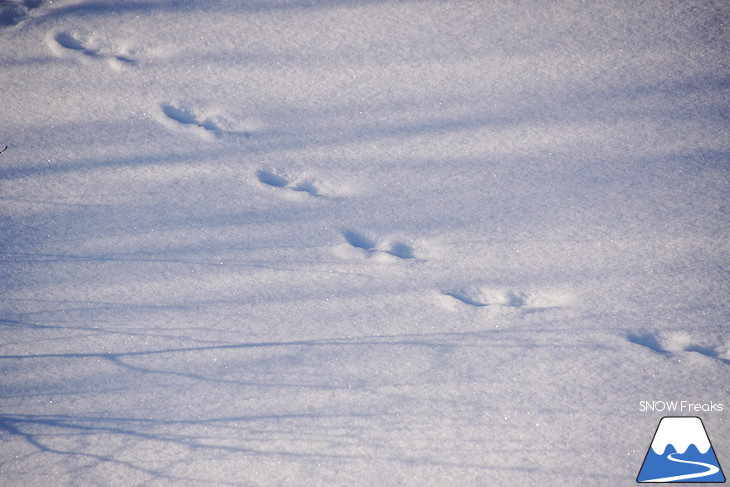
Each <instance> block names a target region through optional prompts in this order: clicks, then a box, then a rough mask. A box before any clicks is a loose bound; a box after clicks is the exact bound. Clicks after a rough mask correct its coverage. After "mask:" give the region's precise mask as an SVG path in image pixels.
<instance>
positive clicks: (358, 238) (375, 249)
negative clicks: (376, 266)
mask: <svg viewBox="0 0 730 487" xmlns="http://www.w3.org/2000/svg"><path fill="white" fill-rule="evenodd" d="M342 236H343V237H344V238H345V241H346V242H347V243H346V244H344V245H348V246H349V247H350V249H356V250H359V251H361V252H364V253H365V254H366V255H367V256H368V257H370V256H383V255H385V256H393V257H397V258H399V259H415V258H416V255H415V251H414V249H413V247H412V246H411V245H410V244H409V243H407V242H405V241H403V240H392V239H385V240H382V241H375V240H373V239H371V238H370V237H368V236H366V235H365V234H363V233H360V232H357V231H355V230H345V231H343V232H342Z"/></svg>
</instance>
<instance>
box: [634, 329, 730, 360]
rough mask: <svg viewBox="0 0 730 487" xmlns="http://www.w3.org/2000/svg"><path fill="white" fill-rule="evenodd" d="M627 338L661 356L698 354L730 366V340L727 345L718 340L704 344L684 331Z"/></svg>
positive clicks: (650, 333) (645, 333) (639, 333)
mask: <svg viewBox="0 0 730 487" xmlns="http://www.w3.org/2000/svg"><path fill="white" fill-rule="evenodd" d="M626 338H627V340H628V341H629V342H631V343H635V344H637V345H641V346H643V347H646V348H648V349H650V350H653V351H654V352H657V353H660V354H664V355H670V354H673V353H680V352H696V353H699V354H702V355H705V356H707V357H712V358H715V359H718V360H722V361H723V362H725V363H729V364H730V340H728V341H726V342H725V343H722V340H716V341H715V342H714V343H711V342H709V341H705V343H702V342H701V341H699V340H695V339H694V338H693V337H692V336H691V335H690V334H689V333H687V332H684V331H672V332H659V333H652V332H638V333H629V334H627V335H626Z"/></svg>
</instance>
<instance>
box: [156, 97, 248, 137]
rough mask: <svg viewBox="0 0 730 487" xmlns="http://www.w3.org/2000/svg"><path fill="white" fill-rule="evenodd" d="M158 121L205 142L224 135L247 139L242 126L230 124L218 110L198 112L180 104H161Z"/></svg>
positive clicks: (245, 131)
mask: <svg viewBox="0 0 730 487" xmlns="http://www.w3.org/2000/svg"><path fill="white" fill-rule="evenodd" d="M160 111H161V113H160V116H159V117H158V121H159V122H160V123H162V124H163V125H165V126H166V127H167V128H169V129H171V130H183V131H187V132H190V133H192V134H195V135H197V136H198V137H201V138H203V139H206V140H214V139H219V138H221V137H223V136H224V135H232V136H243V137H249V136H250V132H249V131H248V130H246V129H245V128H243V126H242V125H245V122H244V123H243V124H236V123H233V122H231V120H229V118H228V117H225V116H223V115H221V114H220V111H219V110H214V109H213V110H199V109H195V108H192V107H188V106H184V105H182V104H173V103H161V104H160Z"/></svg>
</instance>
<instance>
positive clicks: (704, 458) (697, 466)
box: [636, 416, 725, 483]
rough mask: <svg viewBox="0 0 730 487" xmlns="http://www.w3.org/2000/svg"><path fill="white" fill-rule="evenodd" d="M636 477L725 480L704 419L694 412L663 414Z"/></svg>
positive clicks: (654, 480)
mask: <svg viewBox="0 0 730 487" xmlns="http://www.w3.org/2000/svg"><path fill="white" fill-rule="evenodd" d="M636 481H637V482H639V483H644V482H677V483H690V482H710V483H723V482H725V475H723V473H722V468H721V467H720V463H719V462H718V461H717V457H716V456H715V450H714V449H713V448H712V444H711V443H710V438H709V437H708V436H707V431H706V430H705V425H704V424H703V423H702V420H701V419H700V418H698V417H695V416H666V417H664V418H662V420H661V421H659V426H658V427H657V430H656V433H654V438H653V439H652V441H651V445H650V446H649V450H648V451H647V452H646V457H645V458H644V463H643V464H642V465H641V470H640V471H639V475H638V476H637V477H636Z"/></svg>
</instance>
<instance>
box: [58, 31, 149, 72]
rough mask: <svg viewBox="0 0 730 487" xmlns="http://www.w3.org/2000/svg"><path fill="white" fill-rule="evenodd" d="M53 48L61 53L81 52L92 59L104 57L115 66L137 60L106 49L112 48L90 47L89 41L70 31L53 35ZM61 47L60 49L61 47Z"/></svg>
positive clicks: (129, 63) (130, 63) (133, 62)
mask: <svg viewBox="0 0 730 487" xmlns="http://www.w3.org/2000/svg"><path fill="white" fill-rule="evenodd" d="M51 47H52V48H53V50H54V51H55V52H56V53H57V54H59V55H61V54H63V53H64V51H65V52H69V51H71V52H74V53H78V54H81V55H83V56H85V57H87V58H92V59H104V60H107V61H108V62H109V63H110V65H111V66H112V67H114V68H119V67H121V66H122V65H132V64H135V63H136V61H135V60H134V59H132V58H130V57H129V56H126V55H121V54H111V53H110V54H107V53H105V52H106V51H112V49H111V48H107V49H104V48H101V47H99V48H93V47H89V42H82V41H81V40H79V39H78V37H76V36H73V35H71V34H69V33H68V32H59V33H57V34H56V35H55V36H54V37H53V43H52V45H51ZM59 48H60V49H59Z"/></svg>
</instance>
